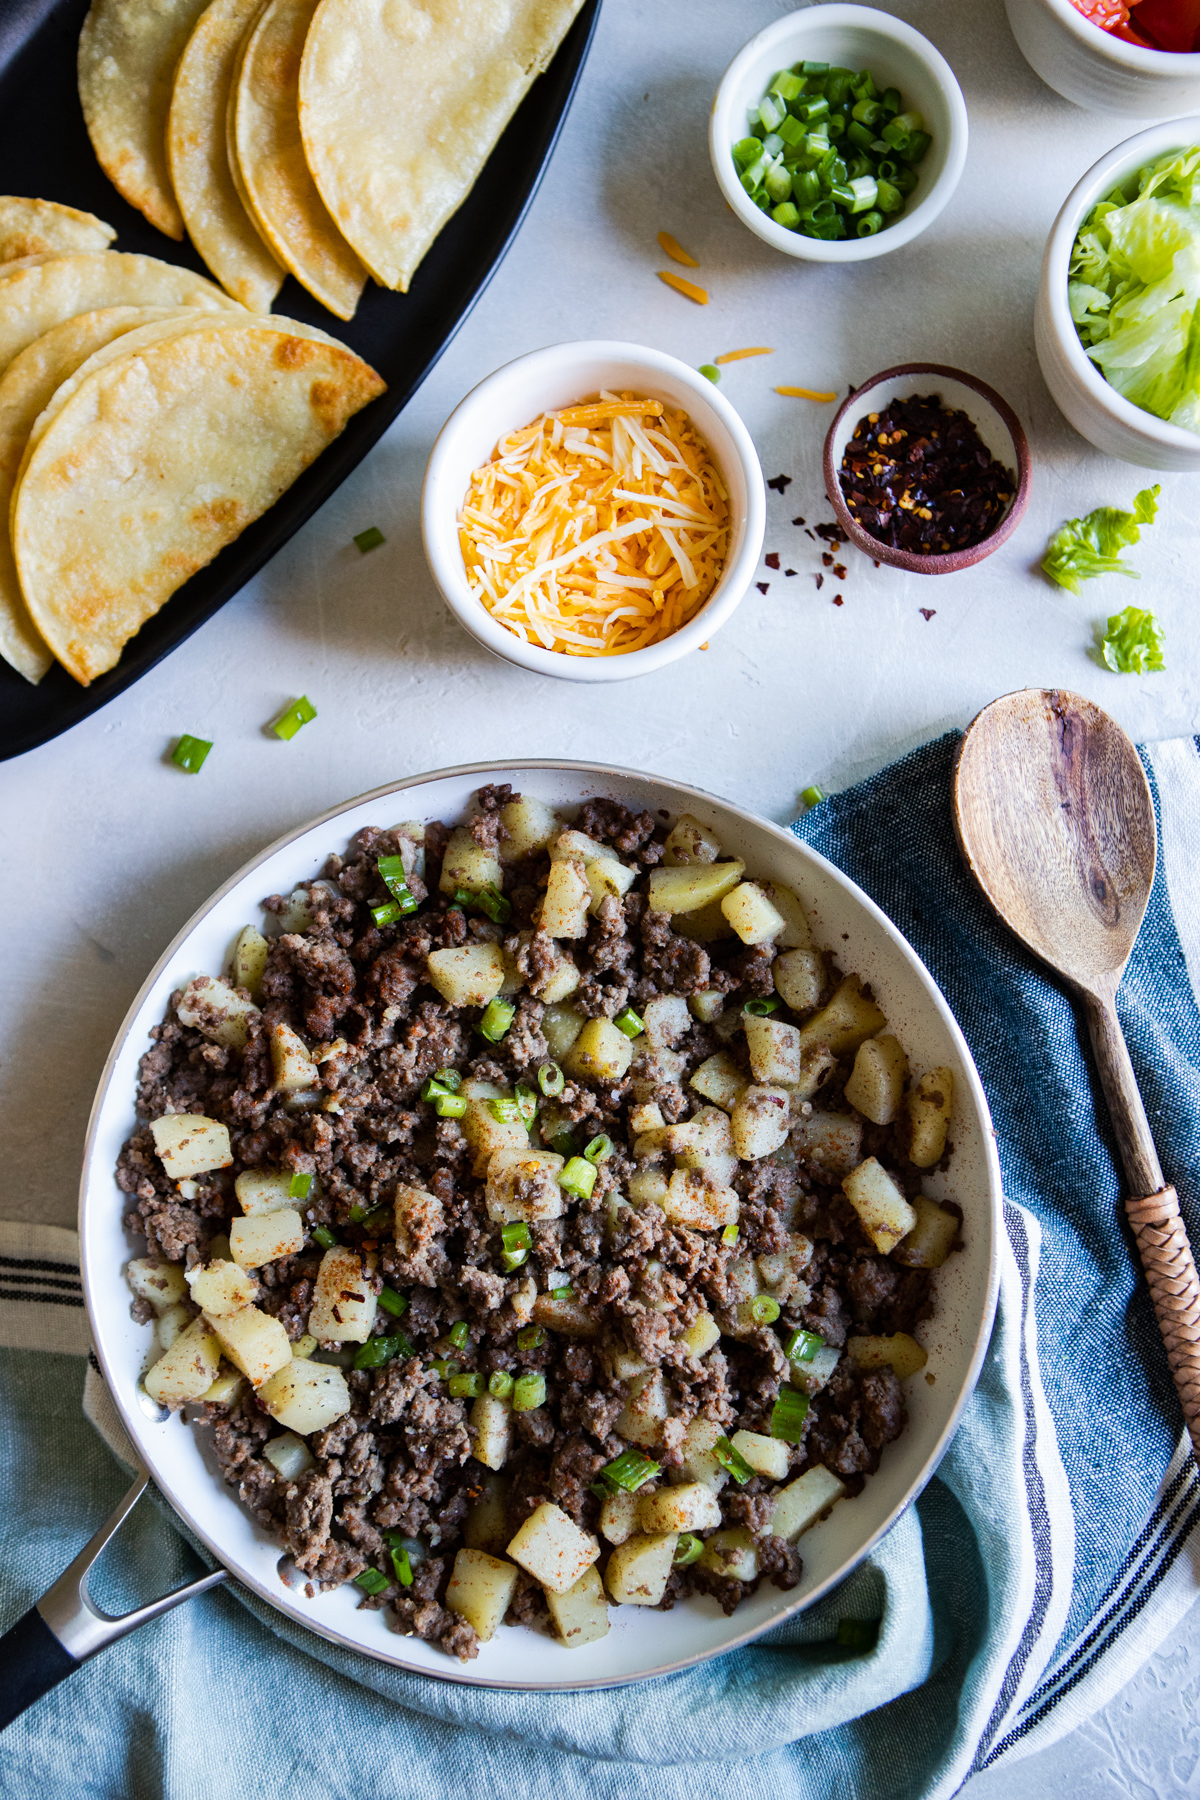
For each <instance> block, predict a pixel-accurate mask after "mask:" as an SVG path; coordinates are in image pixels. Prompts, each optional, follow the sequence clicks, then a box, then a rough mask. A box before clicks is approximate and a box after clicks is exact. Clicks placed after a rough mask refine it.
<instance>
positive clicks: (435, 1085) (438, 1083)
mask: <svg viewBox="0 0 1200 1800" xmlns="http://www.w3.org/2000/svg"><path fill="white" fill-rule="evenodd" d="M453 1092H454V1090H453V1088H449V1087H447V1086H446V1084H445V1082H444V1081H443V1080H442V1079H441V1076H440V1075H431V1076H430V1077H429V1080H428V1081H427V1082H426V1083H425V1085H424V1087H423V1088H422V1089H421V1098H422V1100H436V1099H437V1098H438V1096H439V1095H441V1094H451V1093H453Z"/></svg>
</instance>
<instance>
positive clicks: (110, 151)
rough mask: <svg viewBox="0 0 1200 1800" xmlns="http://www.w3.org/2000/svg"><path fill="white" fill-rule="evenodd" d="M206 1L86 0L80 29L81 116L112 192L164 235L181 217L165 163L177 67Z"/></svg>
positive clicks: (177, 232) (175, 233)
mask: <svg viewBox="0 0 1200 1800" xmlns="http://www.w3.org/2000/svg"><path fill="white" fill-rule="evenodd" d="M204 5H205V0H92V5H91V10H90V11H89V13H88V16H87V18H86V19H85V20H84V22H83V30H82V31H81V33H80V34H79V56H78V61H77V75H78V80H79V99H80V103H81V104H82V106H83V117H84V121H85V123H86V125H87V128H88V136H89V137H90V138H91V140H92V149H93V150H94V151H95V152H96V157H97V160H98V161H99V164H100V167H101V168H102V169H103V170H104V173H105V174H106V175H107V176H108V179H109V180H110V181H111V182H112V184H113V186H114V187H115V188H116V190H117V192H118V193H119V194H121V195H123V196H124V198H125V199H126V200H128V202H129V204H130V206H136V207H137V209H138V211H139V212H140V213H144V214H145V215H146V217H147V218H148V219H149V221H150V223H151V224H152V225H157V227H158V229H159V230H160V231H165V232H166V234H167V236H168V237H170V238H175V239H179V238H181V237H182V236H183V218H182V216H181V214H180V211H179V207H178V206H177V204H176V201H175V195H174V193H173V192H172V189H171V175H170V170H169V169H168V167H167V145H166V138H167V112H168V109H169V108H170V105H171V83H172V82H173V81H174V79H175V65H176V64H177V63H178V61H179V58H180V57H181V56H182V55H183V48H184V45H185V44H186V43H187V41H188V38H189V37H190V36H191V35H192V27H193V26H194V25H195V23H196V20H197V19H198V18H199V17H200V14H201V13H202V12H203V11H204Z"/></svg>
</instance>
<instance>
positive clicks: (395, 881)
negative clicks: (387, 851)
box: [375, 856, 417, 913]
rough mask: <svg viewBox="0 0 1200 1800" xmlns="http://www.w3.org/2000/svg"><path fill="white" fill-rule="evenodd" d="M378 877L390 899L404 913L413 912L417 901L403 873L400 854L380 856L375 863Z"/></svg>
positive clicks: (402, 862)
mask: <svg viewBox="0 0 1200 1800" xmlns="http://www.w3.org/2000/svg"><path fill="white" fill-rule="evenodd" d="M375 868H376V871H377V872H378V875H379V879H380V880H381V881H382V883H383V885H384V887H385V888H386V889H387V891H388V893H389V894H390V895H391V896H392V899H393V900H394V901H395V902H396V904H397V906H399V907H400V909H401V911H402V912H404V913H415V912H416V910H417V902H416V901H415V900H414V899H413V896H412V893H411V892H410V890H409V886H408V882H407V880H406V879H405V875H404V859H403V857H400V856H381V857H380V858H379V860H378V861H377V863H376V864H375Z"/></svg>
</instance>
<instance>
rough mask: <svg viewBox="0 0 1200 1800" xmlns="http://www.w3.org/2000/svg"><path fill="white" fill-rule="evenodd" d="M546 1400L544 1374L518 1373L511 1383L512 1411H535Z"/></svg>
mask: <svg viewBox="0 0 1200 1800" xmlns="http://www.w3.org/2000/svg"><path fill="white" fill-rule="evenodd" d="M545 1400H546V1377H545V1376H544V1375H518V1376H517V1379H516V1381H515V1382H514V1383H513V1392H512V1405H513V1411H514V1412H536V1411H537V1409H538V1407H539V1406H542V1405H544V1404H545Z"/></svg>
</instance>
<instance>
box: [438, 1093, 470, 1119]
mask: <svg viewBox="0 0 1200 1800" xmlns="http://www.w3.org/2000/svg"><path fill="white" fill-rule="evenodd" d="M433 1110H434V1111H435V1112H436V1113H437V1116H438V1118H439V1119H461V1118H462V1117H463V1115H464V1114H465V1112H466V1110H467V1101H466V1098H465V1096H464V1095H462V1094H439V1095H438V1096H437V1098H436V1099H435V1100H434V1103H433Z"/></svg>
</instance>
